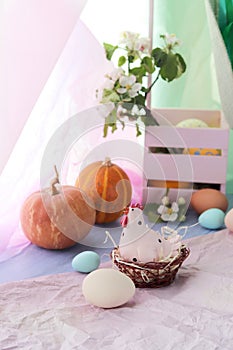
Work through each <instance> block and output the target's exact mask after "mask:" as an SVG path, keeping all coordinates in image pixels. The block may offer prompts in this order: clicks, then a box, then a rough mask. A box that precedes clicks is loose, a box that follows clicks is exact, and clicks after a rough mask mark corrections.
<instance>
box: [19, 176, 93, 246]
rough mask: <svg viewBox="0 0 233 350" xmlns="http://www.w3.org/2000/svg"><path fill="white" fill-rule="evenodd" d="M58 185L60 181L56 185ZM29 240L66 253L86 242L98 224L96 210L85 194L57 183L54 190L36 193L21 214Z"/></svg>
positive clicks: (25, 203)
mask: <svg viewBox="0 0 233 350" xmlns="http://www.w3.org/2000/svg"><path fill="white" fill-rule="evenodd" d="M55 182H56V181H55ZM20 222H21V227H22V229H23V231H24V234H25V236H26V237H27V238H28V239H29V240H30V241H31V242H32V243H33V244H35V245H37V246H39V247H42V248H46V249H64V248H68V247H71V246H73V245H75V244H76V242H78V241H80V240H81V239H83V238H84V237H85V236H86V235H87V234H88V233H89V231H90V230H91V228H92V227H93V225H94V223H95V209H94V205H93V203H91V200H90V199H89V198H88V197H87V196H86V194H85V193H83V191H81V190H80V189H78V188H76V187H74V186H61V187H60V189H58V187H57V186H55V183H54V182H53V184H52V186H51V188H48V189H45V190H43V191H38V192H35V193H32V194H31V195H30V196H29V197H28V198H27V199H26V200H25V202H24V203H23V205H22V208H21V212H20Z"/></svg>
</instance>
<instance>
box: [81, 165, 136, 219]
mask: <svg viewBox="0 0 233 350" xmlns="http://www.w3.org/2000/svg"><path fill="white" fill-rule="evenodd" d="M75 186H77V187H79V188H81V189H82V190H83V191H84V192H85V193H87V195H88V196H89V197H91V198H92V199H93V201H94V203H95V208H96V223H97V224H102V223H109V222H112V221H115V220H117V219H118V218H119V217H120V216H121V215H122V214H123V210H124V208H125V207H126V206H127V205H129V203H130V201H131V197H132V186H131V182H130V179H129V177H128V175H127V174H126V173H125V171H124V170H123V169H122V168H121V167H120V166H118V165H116V164H114V163H112V162H111V160H110V159H109V158H106V159H105V161H104V162H101V161H97V162H94V163H91V164H89V165H88V166H87V167H85V168H84V169H83V170H82V171H81V172H80V174H79V176H78V178H77V180H76V183H75Z"/></svg>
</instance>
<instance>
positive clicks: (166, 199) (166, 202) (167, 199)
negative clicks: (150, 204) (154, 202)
mask: <svg viewBox="0 0 233 350" xmlns="http://www.w3.org/2000/svg"><path fill="white" fill-rule="evenodd" d="M161 202H162V204H163V205H168V204H169V203H170V200H169V197H168V196H164V197H163V198H162V200H161Z"/></svg>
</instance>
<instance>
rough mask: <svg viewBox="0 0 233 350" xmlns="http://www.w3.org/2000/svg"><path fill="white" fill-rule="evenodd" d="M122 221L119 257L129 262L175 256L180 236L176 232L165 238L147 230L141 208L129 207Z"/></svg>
mask: <svg viewBox="0 0 233 350" xmlns="http://www.w3.org/2000/svg"><path fill="white" fill-rule="evenodd" d="M125 214H126V216H125V217H124V218H123V220H122V226H123V230H122V233H121V238H120V242H119V252H120V255H121V257H122V258H123V259H124V260H126V261H130V262H135V263H137V262H143V263H147V262H151V261H161V260H165V259H166V258H168V257H171V256H174V255H176V254H177V250H178V249H179V247H180V246H181V236H180V235H178V234H177V232H176V231H172V232H173V233H172V234H171V235H170V236H169V237H165V236H164V235H162V234H160V233H159V232H158V231H154V230H152V229H151V228H149V227H148V226H147V225H146V224H145V221H144V217H143V211H142V207H141V206H140V205H139V204H135V205H131V206H130V207H129V208H127V209H126V211H125Z"/></svg>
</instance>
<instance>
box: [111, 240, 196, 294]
mask: <svg viewBox="0 0 233 350" xmlns="http://www.w3.org/2000/svg"><path fill="white" fill-rule="evenodd" d="M189 253H190V250H189V249H188V248H186V247H185V245H182V246H181V248H180V249H179V251H178V252H177V255H176V256H175V257H173V258H170V259H168V260H166V261H165V260H164V261H157V262H148V263H140V262H139V263H131V262H129V261H125V260H123V259H122V257H121V256H120V253H119V250H118V248H115V249H113V250H112V252H111V259H112V261H113V263H114V265H115V266H116V267H117V268H118V269H119V270H120V271H121V272H123V273H124V274H126V275H127V276H128V277H130V278H131V279H132V281H133V282H134V284H135V286H136V287H139V288H159V287H165V286H168V285H169V284H171V283H172V282H173V281H174V279H175V277H176V273H177V272H178V270H179V268H180V266H181V264H182V263H183V261H184V260H185V259H186V258H187V257H188V255H189Z"/></svg>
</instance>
